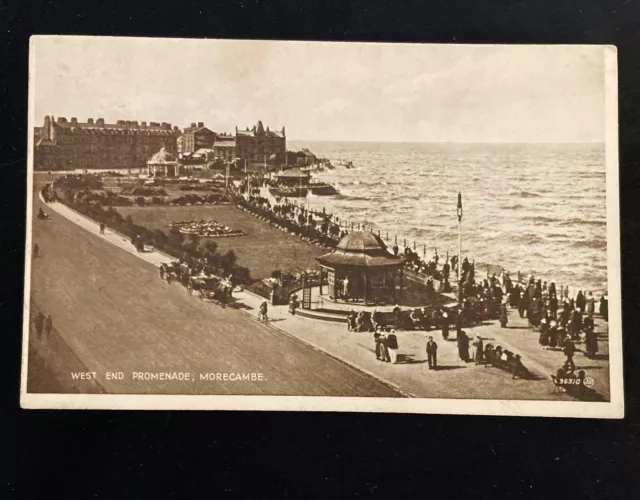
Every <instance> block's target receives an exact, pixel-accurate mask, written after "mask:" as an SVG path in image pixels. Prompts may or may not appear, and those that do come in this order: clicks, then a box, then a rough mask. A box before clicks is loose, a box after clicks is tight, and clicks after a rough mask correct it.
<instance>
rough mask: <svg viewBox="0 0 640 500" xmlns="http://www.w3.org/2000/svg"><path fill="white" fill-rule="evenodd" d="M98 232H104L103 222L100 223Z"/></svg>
mask: <svg viewBox="0 0 640 500" xmlns="http://www.w3.org/2000/svg"><path fill="white" fill-rule="evenodd" d="M100 234H104V222H101V223H100Z"/></svg>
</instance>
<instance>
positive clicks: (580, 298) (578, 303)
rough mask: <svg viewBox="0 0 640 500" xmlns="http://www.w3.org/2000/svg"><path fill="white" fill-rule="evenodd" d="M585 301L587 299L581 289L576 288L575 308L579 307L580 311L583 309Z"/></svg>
mask: <svg viewBox="0 0 640 500" xmlns="http://www.w3.org/2000/svg"><path fill="white" fill-rule="evenodd" d="M586 302H587V301H586V299H585V298H584V294H583V293H582V290H578V294H577V295H576V309H580V310H581V311H584V309H585V306H586Z"/></svg>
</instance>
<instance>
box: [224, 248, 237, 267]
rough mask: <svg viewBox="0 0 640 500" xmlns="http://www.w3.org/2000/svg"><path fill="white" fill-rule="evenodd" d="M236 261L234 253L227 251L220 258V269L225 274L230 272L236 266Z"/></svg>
mask: <svg viewBox="0 0 640 500" xmlns="http://www.w3.org/2000/svg"><path fill="white" fill-rule="evenodd" d="M236 261H237V257H236V254H235V252H234V251H233V250H229V251H227V252H225V253H224V254H222V256H221V258H220V267H222V269H224V270H225V272H231V271H232V270H233V267H234V266H235V264H236Z"/></svg>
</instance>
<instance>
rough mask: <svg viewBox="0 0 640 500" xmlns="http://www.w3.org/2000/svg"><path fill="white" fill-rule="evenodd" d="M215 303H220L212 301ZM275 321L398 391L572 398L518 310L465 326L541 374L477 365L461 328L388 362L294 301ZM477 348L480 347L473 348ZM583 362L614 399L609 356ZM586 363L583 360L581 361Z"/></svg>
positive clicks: (412, 345) (114, 240) (109, 235)
mask: <svg viewBox="0 0 640 500" xmlns="http://www.w3.org/2000/svg"><path fill="white" fill-rule="evenodd" d="M49 207H50V208H51V210H53V211H55V212H57V213H58V214H59V215H61V216H63V217H65V218H67V219H68V220H70V221H72V222H74V223H75V224H77V225H78V226H80V227H81V228H83V229H84V230H86V231H88V232H90V233H93V234H95V235H98V236H99V237H101V238H102V239H104V240H105V241H107V242H109V243H110V244H112V245H114V246H116V247H118V248H119V249H121V250H123V251H125V252H129V253H130V254H132V255H135V256H136V257H138V258H140V259H142V260H145V261H146V262H148V263H150V264H153V265H154V266H158V265H159V264H160V263H162V262H166V261H168V260H172V257H170V256H168V255H166V254H163V253H161V252H159V251H156V250H152V251H146V252H143V253H139V252H137V251H136V250H135V248H134V246H133V245H132V244H131V242H130V241H129V240H128V239H127V238H125V237H124V236H123V235H121V234H118V233H115V232H113V231H112V230H110V229H108V228H107V230H106V232H105V234H104V235H100V234H99V227H98V224H97V223H96V222H94V221H93V220H91V219H88V218H87V217H85V216H83V215H81V214H78V213H77V212H75V211H73V210H71V209H70V208H68V207H67V206H65V205H63V204H61V203H52V204H50V205H49ZM233 296H234V299H235V304H236V307H237V308H238V309H239V310H240V311H242V312H244V313H245V314H248V315H250V316H252V317H253V318H255V320H256V321H257V312H258V307H259V305H260V304H261V303H262V301H263V300H264V299H263V298H262V297H260V296H258V295H256V294H253V293H251V292H249V291H247V290H239V289H236V291H234V293H233ZM194 300H195V298H194ZM211 307H218V306H214V305H212V306H211ZM268 316H269V321H268V323H267V324H268V325H269V326H270V327H271V328H274V329H277V330H279V331H280V332H281V333H283V334H285V335H288V336H291V337H295V338H296V339H299V340H302V341H303V342H305V343H307V344H308V345H310V346H312V347H314V348H315V349H317V350H319V351H322V352H324V353H326V354H329V355H330V356H332V357H334V358H337V359H338V360H340V361H343V362H344V363H347V364H349V365H352V366H354V367H356V368H357V369H359V370H361V371H363V372H365V373H367V374H369V375H371V376H373V377H375V378H377V379H379V380H381V381H384V382H385V383H386V384H388V385H390V386H392V387H393V388H395V389H397V390H398V391H399V392H401V393H403V394H405V395H407V396H413V397H440V398H475V399H529V400H531V399H539V400H570V399H571V397H570V396H568V395H566V394H554V390H553V385H552V383H551V381H550V377H549V375H550V374H551V373H554V372H555V371H556V369H557V368H558V367H560V366H561V365H562V362H563V360H564V356H563V355H562V353H561V352H554V351H545V350H542V349H541V348H540V346H539V345H538V344H537V336H538V334H537V332H534V331H532V330H530V329H529V328H528V327H527V326H526V323H525V322H526V320H522V319H521V318H519V317H518V316H517V314H514V313H511V314H510V318H509V321H510V324H509V328H506V329H502V328H500V327H499V325H496V324H495V323H491V324H486V325H482V326H478V327H474V328H471V329H466V331H467V333H468V335H469V336H470V337H471V338H472V340H473V339H474V337H475V336H476V335H480V336H482V337H483V338H484V339H485V343H486V342H491V343H493V344H494V345H498V344H499V345H502V346H503V348H505V349H509V350H511V351H513V352H515V353H519V354H520V355H521V356H522V360H523V362H524V364H525V366H527V367H528V368H529V369H530V370H531V371H532V372H533V373H534V375H535V379H534V380H521V379H516V380H512V378H511V375H510V374H508V373H506V372H505V371H503V370H501V369H499V368H493V367H485V366H484V365H476V364H475V363H465V362H463V361H461V360H460V359H459V356H458V351H457V343H456V342H455V331H453V330H452V332H451V337H452V338H453V340H449V341H445V340H444V339H442V337H441V334H440V332H439V331H434V332H423V331H416V332H405V331H398V332H396V334H397V337H398V341H399V345H400V349H399V356H398V364H390V363H382V362H380V361H378V360H376V358H375V353H374V341H373V336H372V334H370V333H365V332H363V333H354V332H347V330H346V326H345V325H344V324H336V323H331V322H325V321H321V320H315V319H309V318H303V317H301V316H297V315H296V316H292V315H291V314H289V312H288V307H287V306H269V312H268ZM596 329H597V330H598V331H600V332H602V333H603V334H604V332H605V331H606V324H604V323H603V322H602V321H600V320H598V321H597V324H596ZM430 335H432V336H433V337H434V340H436V342H437V343H438V345H439V350H438V365H439V369H438V370H428V367H427V363H426V352H425V344H426V341H427V338H428V337H429V336H430ZM603 349H604V353H605V354H606V342H601V351H603ZM470 351H471V353H472V354H473V351H474V348H473V347H472V348H470ZM581 357H582V354H580V353H578V354H577V356H576V364H577V365H578V367H579V368H580V367H582V368H585V369H586V371H587V373H588V374H589V375H590V376H592V377H593V378H594V379H595V381H596V385H595V386H594V389H595V390H596V391H598V392H599V393H600V394H602V395H603V396H605V397H607V398H608V395H609V377H608V362H607V361H606V359H603V360H586V358H584V361H583V360H582V359H580V358H581ZM581 365H582V366H581Z"/></svg>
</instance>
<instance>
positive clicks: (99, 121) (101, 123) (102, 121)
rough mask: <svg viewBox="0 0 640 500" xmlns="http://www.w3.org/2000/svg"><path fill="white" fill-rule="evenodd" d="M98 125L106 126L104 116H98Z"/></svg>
mask: <svg viewBox="0 0 640 500" xmlns="http://www.w3.org/2000/svg"><path fill="white" fill-rule="evenodd" d="M96 125H101V126H103V127H104V118H98V119H97V120H96Z"/></svg>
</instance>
